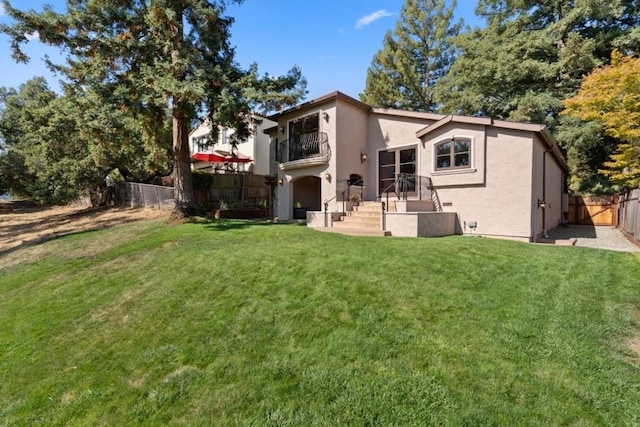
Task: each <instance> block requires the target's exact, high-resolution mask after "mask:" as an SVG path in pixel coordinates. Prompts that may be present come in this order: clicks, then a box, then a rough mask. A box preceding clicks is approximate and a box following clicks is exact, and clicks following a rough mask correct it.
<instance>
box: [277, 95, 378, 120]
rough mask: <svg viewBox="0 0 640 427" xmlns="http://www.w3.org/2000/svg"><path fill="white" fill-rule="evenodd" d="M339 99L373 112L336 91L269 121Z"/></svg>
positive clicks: (363, 104) (293, 108) (366, 106)
mask: <svg viewBox="0 0 640 427" xmlns="http://www.w3.org/2000/svg"><path fill="white" fill-rule="evenodd" d="M338 99H339V100H341V101H344V102H347V103H349V104H352V105H355V106H356V107H358V108H360V109H362V110H364V111H367V112H369V111H371V106H369V105H367V104H365V103H363V102H360V101H358V100H357V99H355V98H352V97H350V96H349V95H345V94H344V93H342V92H339V91H335V92H331V93H329V94H327V95H324V96H321V97H319V98H316V99H312V100H311V101H307V102H303V103H302V104H299V105H296V106H295V107H291V108H288V109H286V110H283V111H281V112H279V113H276V114H273V115H271V116H269V117H268V119H269V120H274V121H277V120H278V117H280V116H285V115H288V114H291V113H294V112H296V113H297V112H299V111H304V110H309V109H312V108H317V107H318V106H319V105H322V104H326V103H329V102H334V101H336V100H338Z"/></svg>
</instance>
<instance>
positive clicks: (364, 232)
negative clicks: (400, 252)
mask: <svg viewBox="0 0 640 427" xmlns="http://www.w3.org/2000/svg"><path fill="white" fill-rule="evenodd" d="M316 230H318V231H324V232H328V233H339V234H346V235H349V236H378V237H384V236H391V232H390V231H383V230H371V229H361V228H346V227H335V224H334V226H333V227H319V228H316Z"/></svg>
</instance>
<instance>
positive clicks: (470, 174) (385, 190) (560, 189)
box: [266, 92, 567, 241]
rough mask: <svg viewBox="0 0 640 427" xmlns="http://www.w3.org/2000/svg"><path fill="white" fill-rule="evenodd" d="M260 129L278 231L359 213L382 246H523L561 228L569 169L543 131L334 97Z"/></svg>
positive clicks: (336, 223)
mask: <svg viewBox="0 0 640 427" xmlns="http://www.w3.org/2000/svg"><path fill="white" fill-rule="evenodd" d="M269 119H270V120H271V121H273V122H274V123H276V125H274V126H272V127H271V128H270V129H268V130H266V132H267V133H268V134H269V136H270V138H271V144H272V146H274V147H276V148H277V149H276V151H277V152H276V155H277V157H276V158H277V166H278V168H277V174H278V183H279V185H278V187H277V192H278V194H277V200H278V206H277V215H278V217H279V218H280V219H281V220H289V219H294V218H297V217H298V218H305V217H306V219H307V221H308V224H309V225H311V226H314V227H319V228H324V227H327V228H332V227H338V228H339V227H344V226H345V224H348V223H349V221H348V220H349V217H350V216H352V215H353V216H355V215H356V213H358V214H359V215H360V216H362V217H367V218H364V221H365V222H368V223H369V225H368V227H370V228H377V229H381V230H384V231H386V232H387V234H389V233H390V234H391V235H397V236H436V235H444V234H453V233H459V234H460V233H473V234H478V235H485V236H495V237H502V238H509V239H516V240H522V241H537V240H538V239H539V238H540V237H541V236H543V235H544V234H545V233H546V232H547V231H548V230H551V229H553V228H554V227H556V226H558V225H559V224H560V223H561V221H562V220H563V204H565V205H566V201H565V198H566V195H565V194H564V182H565V178H566V174H567V165H566V163H565V160H564V157H563V155H562V153H561V151H560V150H559V148H558V146H557V145H556V143H555V142H554V141H553V138H552V137H551V135H550V133H549V132H548V130H547V129H546V128H545V127H544V126H542V125H537V124H524V123H513V122H506V121H500V120H493V119H490V118H479V117H465V116H455V115H441V114H431V113H421V112H410V111H399V110H390V109H380V108H372V107H371V106H369V105H366V104H363V103H362V102H360V101H358V100H356V99H354V98H351V97H349V96H347V95H345V94H343V93H340V92H334V93H331V94H328V95H326V96H323V97H320V98H317V99H314V100H312V101H309V102H306V103H303V104H300V105H298V106H296V107H293V108H290V109H287V110H285V111H282V112H280V113H278V114H275V115H273V116H271V117H269ZM363 202H364V203H363ZM563 202H564V203H563ZM358 211H359V212H358ZM365 211H366V212H367V213H365ZM347 226H348V225H347Z"/></svg>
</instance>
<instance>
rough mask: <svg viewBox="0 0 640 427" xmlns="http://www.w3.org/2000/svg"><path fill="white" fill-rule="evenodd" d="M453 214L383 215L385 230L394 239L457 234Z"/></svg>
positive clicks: (412, 213)
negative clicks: (389, 232)
mask: <svg viewBox="0 0 640 427" xmlns="http://www.w3.org/2000/svg"><path fill="white" fill-rule="evenodd" d="M456 224H457V220H456V214H455V213H454V212H409V213H394V212H390V213H387V214H386V215H385V229H386V230H389V231H391V235H392V236H395V237H441V236H450V235H452V234H457V233H459V232H458V231H457V228H456Z"/></svg>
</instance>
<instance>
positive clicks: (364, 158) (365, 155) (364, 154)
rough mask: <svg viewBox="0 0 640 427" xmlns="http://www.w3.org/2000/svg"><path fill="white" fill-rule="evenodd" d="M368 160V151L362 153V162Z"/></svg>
mask: <svg viewBox="0 0 640 427" xmlns="http://www.w3.org/2000/svg"><path fill="white" fill-rule="evenodd" d="M366 161H367V153H360V163H364V162H366Z"/></svg>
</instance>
